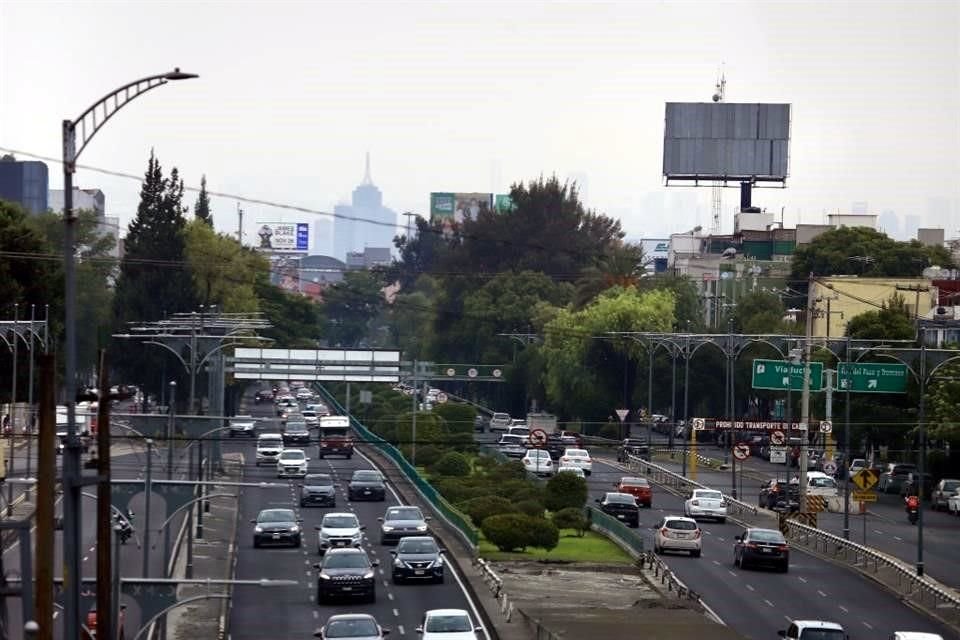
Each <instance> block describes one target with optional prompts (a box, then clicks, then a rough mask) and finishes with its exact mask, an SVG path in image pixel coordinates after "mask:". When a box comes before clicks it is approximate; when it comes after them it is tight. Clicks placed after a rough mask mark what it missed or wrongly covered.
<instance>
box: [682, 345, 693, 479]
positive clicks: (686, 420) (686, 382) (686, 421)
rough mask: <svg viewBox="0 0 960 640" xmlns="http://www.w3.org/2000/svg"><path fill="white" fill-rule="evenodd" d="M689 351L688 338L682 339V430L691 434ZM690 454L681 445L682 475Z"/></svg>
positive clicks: (685, 470) (685, 469)
mask: <svg viewBox="0 0 960 640" xmlns="http://www.w3.org/2000/svg"><path fill="white" fill-rule="evenodd" d="M689 349H690V342H689V338H685V339H684V346H683V362H684V366H683V430H684V432H686V431H687V430H688V429H689V430H690V433H691V434H692V433H693V429H691V428H690V416H689V412H690V406H689V404H690V354H689V353H688V351H689ZM689 454H690V452H689V449H688V446H687V445H686V444H684V445H683V475H684V476H686V475H687V456H688V455H689Z"/></svg>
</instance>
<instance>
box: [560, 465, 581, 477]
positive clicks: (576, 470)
mask: <svg viewBox="0 0 960 640" xmlns="http://www.w3.org/2000/svg"><path fill="white" fill-rule="evenodd" d="M557 473H572V474H573V475H575V476H577V477H578V478H586V477H587V476H586V474H585V473H584V472H583V469H581V468H580V467H575V466H573V465H569V464H561V465H559V466H557Z"/></svg>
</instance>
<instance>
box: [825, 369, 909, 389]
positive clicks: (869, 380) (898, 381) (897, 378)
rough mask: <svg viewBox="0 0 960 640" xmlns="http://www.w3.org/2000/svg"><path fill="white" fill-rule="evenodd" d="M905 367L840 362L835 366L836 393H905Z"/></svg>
mask: <svg viewBox="0 0 960 640" xmlns="http://www.w3.org/2000/svg"><path fill="white" fill-rule="evenodd" d="M907 371H908V370H907V365H905V364H891V363H886V362H841V363H839V364H838V365H837V375H836V377H835V378H834V379H835V380H836V383H835V384H836V387H835V388H836V390H837V391H847V387H848V385H849V387H850V389H849V390H850V391H851V392H852V393H906V392H907Z"/></svg>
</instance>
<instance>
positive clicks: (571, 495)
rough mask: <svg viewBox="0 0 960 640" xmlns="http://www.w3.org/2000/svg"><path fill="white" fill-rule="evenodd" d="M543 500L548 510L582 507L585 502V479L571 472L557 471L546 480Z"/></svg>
mask: <svg viewBox="0 0 960 640" xmlns="http://www.w3.org/2000/svg"><path fill="white" fill-rule="evenodd" d="M544 502H545V504H546V507H547V509H549V510H550V511H560V510H562V509H566V508H567V507H576V508H578V509H582V508H583V505H584V504H585V503H586V502H587V481H586V480H584V479H583V478H581V477H579V476H576V475H574V474H572V473H558V474H556V475H554V476H553V477H552V478H550V479H549V480H547V488H546V496H545V500H544Z"/></svg>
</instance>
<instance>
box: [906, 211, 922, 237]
mask: <svg viewBox="0 0 960 640" xmlns="http://www.w3.org/2000/svg"><path fill="white" fill-rule="evenodd" d="M919 228H920V216H918V215H909V216H904V218H903V236H902V237H903V238H916V237H917V229H919Z"/></svg>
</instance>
